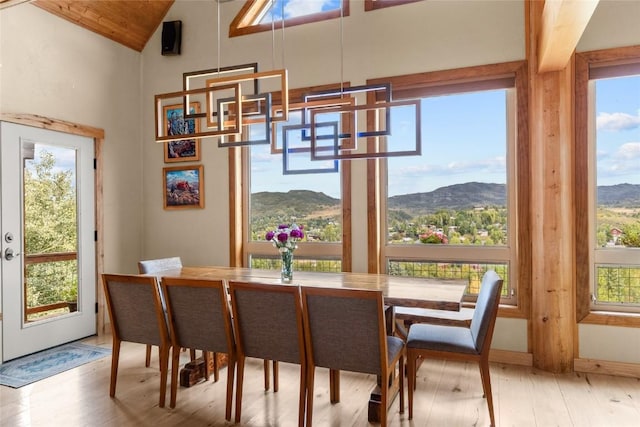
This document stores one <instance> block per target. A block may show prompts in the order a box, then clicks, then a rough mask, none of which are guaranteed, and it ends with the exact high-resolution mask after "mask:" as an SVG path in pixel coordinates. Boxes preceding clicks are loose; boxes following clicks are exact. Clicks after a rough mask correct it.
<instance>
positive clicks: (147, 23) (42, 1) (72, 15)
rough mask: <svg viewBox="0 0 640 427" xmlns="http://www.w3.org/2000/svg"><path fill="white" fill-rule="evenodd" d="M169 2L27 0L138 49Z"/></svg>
mask: <svg viewBox="0 0 640 427" xmlns="http://www.w3.org/2000/svg"><path fill="white" fill-rule="evenodd" d="M0 1H4V0H0ZM173 2H174V0H99V1H98V0H89V1H87V0H35V1H33V2H31V4H33V5H35V6H37V7H39V8H42V9H44V10H46V11H47V12H51V13H53V14H54V15H57V16H59V17H61V18H64V19H66V20H68V21H71V22H73V23H74V24H77V25H80V26H81V27H84V28H86V29H87V30H90V31H93V32H94V33H98V34H100V35H102V36H104V37H107V38H109V39H111V40H113V41H115V42H117V43H120V44H123V45H125V46H127V47H130V48H131V49H134V50H136V51H138V52H141V51H142V49H144V46H145V45H146V44H147V42H148V41H149V39H150V38H151V36H152V35H153V33H154V32H155V30H156V28H158V26H159V25H160V23H161V22H162V20H163V19H164V17H165V15H166V14H167V11H168V10H169V8H170V7H171V5H172V4H173ZM7 3H9V2H7ZM21 7H24V6H21Z"/></svg>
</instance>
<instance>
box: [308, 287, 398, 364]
mask: <svg viewBox="0 0 640 427" xmlns="http://www.w3.org/2000/svg"><path fill="white" fill-rule="evenodd" d="M302 295H303V306H304V319H305V331H306V332H307V333H308V336H307V339H308V340H309V342H310V347H311V356H312V359H313V364H314V365H315V366H321V367H325V368H331V369H336V370H346V371H352V372H362V373H369V374H380V373H381V372H382V368H381V364H382V363H386V362H383V355H382V354H381V352H383V351H384V352H385V354H384V357H386V345H385V344H383V342H385V341H383V340H381V334H382V337H383V338H384V339H386V338H385V335H386V334H385V331H384V320H383V316H384V308H383V303H382V293H381V292H380V291H364V290H353V289H321V288H312V287H309V288H306V287H305V288H303V289H302ZM381 325H382V331H381V330H380V329H381ZM382 346H384V348H383V347H382ZM307 349H309V345H307ZM385 360H386V359H385Z"/></svg>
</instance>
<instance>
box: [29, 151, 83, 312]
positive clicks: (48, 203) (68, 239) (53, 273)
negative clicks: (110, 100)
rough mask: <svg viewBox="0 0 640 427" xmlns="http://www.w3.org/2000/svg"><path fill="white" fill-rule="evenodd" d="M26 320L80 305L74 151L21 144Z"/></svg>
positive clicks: (72, 309)
mask: <svg viewBox="0 0 640 427" xmlns="http://www.w3.org/2000/svg"><path fill="white" fill-rule="evenodd" d="M22 150H23V158H24V169H23V176H24V181H23V182H24V199H23V201H24V250H25V254H24V255H25V256H24V260H25V273H24V274H25V280H24V283H25V288H24V294H25V295H24V304H25V307H24V313H25V321H26V322H34V321H38V320H43V319H49V318H51V317H55V316H61V315H65V314H69V313H72V312H75V311H76V310H77V307H78V256H77V250H78V232H77V228H78V227H77V218H78V212H77V199H78V197H77V194H76V190H77V174H76V167H77V159H76V150H75V149H73V148H63V147H55V146H51V145H45V144H39V143H33V142H23V145H22Z"/></svg>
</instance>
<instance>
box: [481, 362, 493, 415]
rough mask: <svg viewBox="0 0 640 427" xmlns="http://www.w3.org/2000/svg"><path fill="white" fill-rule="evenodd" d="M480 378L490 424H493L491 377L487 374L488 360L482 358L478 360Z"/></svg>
mask: <svg viewBox="0 0 640 427" xmlns="http://www.w3.org/2000/svg"><path fill="white" fill-rule="evenodd" d="M480 378H481V379H482V389H483V390H484V395H485V397H486V398H487V406H488V407H489V419H490V420H491V425H492V426H495V425H496V421H495V418H494V414H493V395H492V394H491V377H490V376H489V360H488V358H483V359H481V360H480Z"/></svg>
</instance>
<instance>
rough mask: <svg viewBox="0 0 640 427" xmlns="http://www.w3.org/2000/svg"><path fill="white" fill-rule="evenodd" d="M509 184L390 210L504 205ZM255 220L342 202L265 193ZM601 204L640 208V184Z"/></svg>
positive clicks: (467, 186) (422, 198)
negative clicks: (260, 217)
mask: <svg viewBox="0 0 640 427" xmlns="http://www.w3.org/2000/svg"><path fill="white" fill-rule="evenodd" d="M505 201H506V185H505V184H489V183H482V182H467V183H464V184H455V185H450V186H446V187H440V188H438V189H436V190H434V191H430V192H426V193H413V194H402V195H398V196H393V197H390V198H389V208H391V209H393V210H397V211H405V212H407V213H410V214H415V213H432V212H435V211H437V210H439V209H444V208H449V209H456V210H466V209H472V208H474V207H477V206H504V205H505ZM251 202H252V205H251V209H252V214H253V215H254V217H259V216H263V215H265V216H274V215H275V216H278V215H285V214H286V215H290V214H291V213H295V214H296V215H298V216H300V217H304V216H306V215H311V214H313V213H314V212H318V211H322V210H325V209H328V208H336V207H339V206H340V200H339V199H335V198H333V197H330V196H327V195H326V194H324V193H321V192H315V191H307V190H291V191H288V192H286V193H282V192H269V191H264V192H260V193H255V194H253V195H252V196H251ZM598 203H599V204H601V205H605V206H611V207H638V206H640V185H637V184H618V185H610V186H600V187H598Z"/></svg>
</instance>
